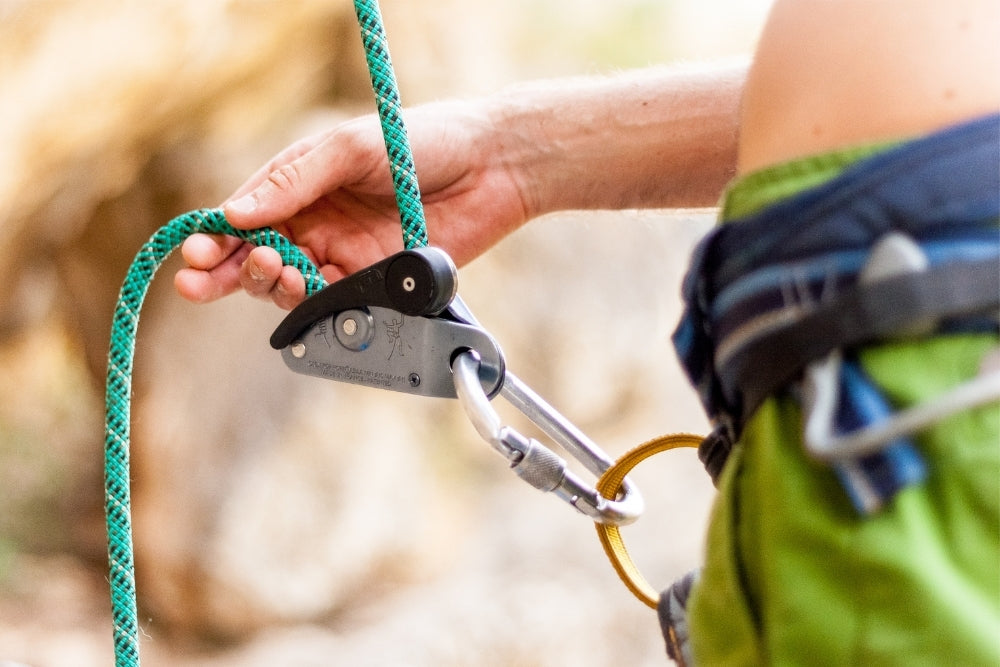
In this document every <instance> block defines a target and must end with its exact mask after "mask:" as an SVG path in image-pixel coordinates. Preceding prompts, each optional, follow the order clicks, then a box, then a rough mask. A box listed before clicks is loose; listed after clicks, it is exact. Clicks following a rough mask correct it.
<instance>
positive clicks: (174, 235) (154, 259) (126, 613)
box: [104, 209, 326, 667]
mask: <svg viewBox="0 0 1000 667" xmlns="http://www.w3.org/2000/svg"><path fill="white" fill-rule="evenodd" d="M198 232H204V233H209V234H228V235H230V236H236V237H238V238H241V239H243V240H244V241H248V242H250V243H253V244H254V245H267V246H270V247H272V248H274V249H275V250H277V251H278V253H279V254H280V255H281V259H282V262H283V263H285V264H286V265H289V266H293V267H295V268H296V269H298V270H299V271H300V272H301V273H302V275H303V277H304V278H305V281H306V293H307V294H313V293H315V292H317V291H319V290H320V289H322V288H323V287H324V286H325V284H326V281H325V280H324V279H323V276H322V275H321V274H320V272H319V269H317V268H316V267H315V266H314V265H313V264H312V262H310V261H309V259H308V258H307V257H306V256H305V255H304V254H303V253H302V252H301V251H300V250H299V249H298V248H297V247H296V246H295V245H293V244H292V243H291V242H290V241H289V240H288V239H286V238H285V237H283V236H281V235H280V234H278V233H277V232H276V231H274V230H273V229H256V230H252V231H244V230H237V229H234V228H233V227H232V226H230V225H229V223H228V222H226V218H225V216H224V215H223V214H222V211H220V210H218V209H202V210H198V211H192V212H190V213H186V214H184V215H182V216H180V217H177V218H174V219H173V220H172V221H170V222H169V223H168V224H167V225H165V226H164V227H162V228H160V229H159V230H158V231H157V232H156V233H155V234H154V235H153V236H152V238H150V239H149V241H147V242H146V244H145V245H144V246H143V247H142V249H141V250H140V251H139V253H138V254H137V255H136V257H135V259H134V260H133V262H132V265H131V267H130V268H129V271H128V274H127V275H126V277H125V282H124V284H123V285H122V289H121V294H120V295H119V297H118V304H117V306H116V308H115V314H114V320H113V324H112V329H111V347H110V351H109V354H108V376H107V392H106V396H105V427H104V483H105V487H104V494H105V496H104V502H105V511H106V514H107V527H108V562H109V567H110V580H111V581H110V583H111V605H112V622H113V624H114V639H115V664H116V665H117V667H126V666H133V665H138V664H139V637H138V620H137V613H136V593H135V567H134V561H133V554H132V520H131V516H130V493H129V441H130V437H131V427H130V424H129V421H130V415H131V396H132V362H133V358H134V356H135V337H136V331H137V329H138V326H139V313H140V311H141V309H142V304H143V301H144V300H145V298H146V292H147V291H148V288H149V283H150V282H151V281H152V279H153V274H154V273H156V270H157V269H159V267H160V265H161V264H162V263H163V261H164V260H165V259H166V258H167V256H168V255H169V254H170V253H171V252H173V251H174V249H176V248H177V247H178V246H179V245H180V244H181V243H182V242H183V241H184V239H186V238H187V237H189V236H191V235H192V234H195V233H198Z"/></svg>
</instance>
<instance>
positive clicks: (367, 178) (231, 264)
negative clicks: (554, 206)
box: [174, 102, 530, 308]
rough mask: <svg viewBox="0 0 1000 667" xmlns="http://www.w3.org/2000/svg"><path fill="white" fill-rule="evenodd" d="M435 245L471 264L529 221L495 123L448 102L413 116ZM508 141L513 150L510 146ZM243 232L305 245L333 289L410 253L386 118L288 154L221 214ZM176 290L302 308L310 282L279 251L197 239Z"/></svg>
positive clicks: (186, 248)
mask: <svg viewBox="0 0 1000 667" xmlns="http://www.w3.org/2000/svg"><path fill="white" fill-rule="evenodd" d="M406 121H407V125H408V131H409V135H410V143H411V145H412V148H413V153H414V161H415V163H416V168H417V175H418V178H419V180H420V186H421V191H422V198H423V202H424V211H425V216H426V219H427V225H428V235H429V237H430V243H431V244H432V245H435V246H438V247H441V248H443V249H444V250H445V251H446V252H448V253H449V254H450V255H451V256H452V258H453V259H454V260H455V262H456V263H457V264H459V265H462V264H464V263H466V262H468V261H470V260H471V259H473V258H474V257H476V256H478V255H479V254H481V253H482V252H483V251H485V250H486V249H487V248H489V247H490V246H492V245H493V244H494V243H496V242H497V241H498V240H500V238H502V237H503V236H504V235H506V234H508V233H509V232H510V231H512V230H513V229H515V228H516V227H518V226H519V225H520V224H522V223H524V222H525V220H526V219H527V218H528V216H529V215H530V213H529V211H528V207H527V205H526V202H525V198H524V194H523V190H522V187H521V184H520V183H519V181H518V178H519V177H518V174H517V173H516V169H513V168H511V167H510V164H509V162H507V161H505V159H504V150H505V149H509V147H510V141H509V140H510V138H509V137H501V136H500V135H499V133H497V132H496V131H495V129H494V127H493V125H492V122H491V120H490V118H489V116H488V114H487V113H484V112H482V111H481V110H480V109H479V108H478V107H476V106H475V105H474V104H471V103H457V102H455V103H439V104H433V105H428V106H425V107H418V108H416V109H414V110H412V111H410V112H408V113H407V115H406ZM505 142H506V143H505ZM223 210H224V212H225V215H226V218H227V220H228V221H229V223H230V224H231V225H233V226H234V227H236V228H238V229H255V228H258V227H264V226H271V227H274V228H275V229H276V230H278V231H279V232H281V233H282V234H284V235H285V236H287V237H288V238H289V239H291V240H292V242H293V243H295V244H296V245H298V246H299V247H300V248H301V249H302V250H303V251H304V252H305V253H306V255H308V256H309V258H310V259H311V260H312V261H313V262H314V263H316V265H317V266H318V267H319V268H320V271H321V272H322V273H323V276H324V277H325V278H326V279H327V280H328V281H330V282H332V281H334V280H337V279H339V278H341V277H343V276H345V275H348V274H351V273H354V272H355V271H358V270H360V269H362V268H364V267H366V266H368V265H370V264H373V263H374V262H376V261H378V260H380V259H382V258H384V257H387V256H388V255H390V254H392V253H394V252H397V251H399V250H402V248H403V242H402V232H401V230H400V224H399V214H398V212H397V209H396V201H395V196H394V193H393V188H392V183H391V181H390V177H389V167H388V162H387V157H386V151H385V145H384V143H383V140H382V135H381V130H380V127H379V123H378V119H377V118H376V117H375V116H374V115H372V116H366V117H363V118H359V119H356V120H353V121H349V122H346V123H344V124H342V125H339V126H337V127H335V128H333V129H332V130H330V131H328V132H325V133H323V134H320V135H318V136H314V137H310V138H307V139H303V140H301V141H299V142H296V143H295V144H293V145H291V146H289V147H288V148H286V149H285V150H284V151H282V152H281V153H279V154H278V155H277V156H276V157H275V158H274V159H272V160H271V161H270V162H268V163H267V164H266V165H264V166H263V167H262V168H261V169H260V170H259V171H258V172H257V173H255V174H254V175H253V176H251V177H250V179H248V180H247V181H246V183H244V184H243V185H242V186H241V187H240V188H239V189H237V190H236V192H235V193H234V194H233V195H232V196H231V197H230V198H229V199H228V200H227V201H226V202H225V203H224V204H223ZM181 253H182V255H183V257H184V259H185V261H186V262H187V264H188V267H187V268H184V269H181V270H180V271H178V272H177V274H176V276H175V279H174V284H175V286H176V289H177V291H178V292H179V293H180V294H181V295H182V296H183V297H185V298H187V299H189V300H191V301H194V302H199V303H200V302H207V301H212V300H214V299H217V298H220V297H222V296H225V295H227V294H229V293H231V292H233V291H235V290H237V289H239V288H240V287H242V288H243V289H245V290H246V291H247V293H249V294H251V295H253V296H257V297H262V298H270V299H271V300H273V301H274V303H275V304H277V305H278V306H280V307H282V308H292V307H294V306H295V305H296V304H298V303H299V302H300V301H302V299H303V298H304V296H305V282H304V280H303V278H302V275H301V274H300V273H299V272H298V271H296V270H295V269H292V268H290V267H282V265H281V259H280V257H279V256H278V253H277V252H276V251H274V250H272V249H270V248H256V249H253V248H251V247H250V246H249V244H245V243H243V242H242V241H240V240H238V239H236V238H234V237H228V236H211V235H202V234H198V235H194V236H192V237H190V238H188V239H187V240H186V241H185V243H184V244H183V246H182V249H181Z"/></svg>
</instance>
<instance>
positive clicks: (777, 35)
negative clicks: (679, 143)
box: [739, 0, 1000, 172]
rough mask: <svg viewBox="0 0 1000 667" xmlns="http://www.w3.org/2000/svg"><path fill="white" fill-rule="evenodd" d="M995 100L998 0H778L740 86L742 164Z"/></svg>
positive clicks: (948, 116)
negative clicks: (746, 75) (747, 74)
mask: <svg viewBox="0 0 1000 667" xmlns="http://www.w3.org/2000/svg"><path fill="white" fill-rule="evenodd" d="M998 109H1000V2H997V1H996V0H776V2H775V4H774V6H773V8H772V12H771V15H770V17H769V19H768V22H767V25H766V26H765V28H764V31H763V33H762V35H761V39H760V42H759V45H758V50H757V53H756V56H755V59H754V64H753V66H752V68H751V71H750V74H749V77H748V80H747V84H746V88H745V91H744V99H743V109H742V124H741V128H742V133H741V138H740V165H739V168H740V171H741V172H746V171H750V170H753V169H756V168H759V167H762V166H766V165H768V164H773V163H776V162H781V161H784V160H787V159H790V158H794V157H798V156H801V155H807V154H810V153H816V152H821V151H824V150H830V149H832V148H836V147H839V146H845V145H853V144H860V143H866V142H872V141H880V140H885V139H894V138H902V137H908V136H916V135H920V134H924V133H927V132H929V131H933V130H935V129H937V128H940V127H944V126H946V125H951V124H953V123H956V122H959V121H962V120H965V119H968V118H972V117H975V116H977V115H982V114H986V113H990V112H993V111H997V110H998Z"/></svg>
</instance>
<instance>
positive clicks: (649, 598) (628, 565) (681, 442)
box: [594, 433, 704, 609]
mask: <svg viewBox="0 0 1000 667" xmlns="http://www.w3.org/2000/svg"><path fill="white" fill-rule="evenodd" d="M702 440H704V438H702V437H701V436H698V435H692V434H690V433H674V434H670V435H664V436H661V437H659V438H654V439H652V440H650V441H648V442H644V443H643V444H641V445H639V446H638V447H636V448H635V449H632V450H631V451H629V452H627V453H625V455H624V456H622V457H621V458H620V459H618V461H616V462H615V464H614V465H612V466H611V467H610V468H608V469H607V470H606V471H605V472H604V474H603V475H601V478H600V479H599V480H598V481H597V490H598V491H599V492H600V494H601V495H602V496H604V497H605V498H609V499H612V498H614V497H615V495H616V494H617V493H618V491H619V490H620V489H621V486H622V481H623V480H624V479H625V476H626V475H628V473H629V472H631V470H632V469H633V468H635V467H636V466H637V465H639V464H640V463H641V462H642V461H644V460H646V459H648V458H649V457H650V456H653V455H655V454H659V453H661V452H665V451H667V450H670V449H678V448H681V447H698V445H700V444H701V442H702ZM594 526H595V527H596V528H597V537H598V538H599V539H600V540H601V546H603V547H604V553H605V554H607V556H608V560H610V561H611V566H612V567H614V568H615V572H617V573H618V576H619V577H621V580H622V582H624V583H625V586H626V587H627V588H628V589H629V590H630V591H632V594H633V595H635V596H636V597H637V598H639V600H640V601H641V602H642V603H643V604H645V605H646V606H648V607H651V608H653V609H656V606H657V602H658V601H659V593H657V592H656V590H655V589H654V588H653V587H652V586H651V585H650V584H649V582H648V581H646V578H645V577H644V576H642V573H641V572H639V568H638V567H636V564H635V563H634V562H633V561H632V557H631V556H630V555H629V553H628V549H627V548H626V547H625V540H624V539H622V535H621V531H620V530H619V528H618V526H613V525H610V524H601V523H595V524H594Z"/></svg>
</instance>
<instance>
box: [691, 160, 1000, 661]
mask: <svg viewBox="0 0 1000 667" xmlns="http://www.w3.org/2000/svg"><path fill="white" fill-rule="evenodd" d="M881 149H882V147H870V148H863V149H855V150H850V151H840V152H837V153H833V154H827V155H822V156H817V157H812V158H807V159H803V160H798V161H795V162H793V163H789V164H785V165H780V166H778V167H775V168H771V169H768V170H765V171H762V172H758V173H755V174H751V175H749V176H748V177H746V178H744V179H743V180H741V181H739V182H737V183H736V184H735V185H734V186H732V187H731V188H730V190H729V191H728V193H727V197H726V200H725V205H724V208H723V220H728V219H732V218H734V217H740V216H742V215H745V214H747V213H749V212H752V211H754V210H756V209H759V208H762V207H765V206H768V205H770V204H773V203H775V202H777V201H781V200H783V199H785V198H786V197H789V196H791V195H793V194H795V193H798V192H800V191H802V190H804V189H806V188H809V187H812V186H815V185H819V184H821V183H824V182H825V181H827V180H829V179H830V178H832V177H834V176H836V175H837V174H839V173H840V171H841V170H842V169H843V168H844V167H846V166H848V165H849V164H851V163H853V162H854V161H855V160H858V159H861V158H864V157H866V156H868V155H871V154H873V153H876V152H878V151H879V150H881ZM997 345H998V340H997V336H996V335H993V334H964V335H948V336H938V337H935V338H931V339H926V340H918V341H910V342H904V343H893V344H887V345H880V346H877V347H871V348H868V349H864V350H861V351H859V353H858V356H859V359H860V361H861V363H862V365H863V367H864V369H865V371H866V372H867V373H868V374H869V375H870V377H871V378H872V379H873V380H874V381H875V382H876V383H877V384H878V385H879V386H880V388H881V389H882V391H883V393H884V395H885V396H886V397H887V398H888V399H889V400H890V402H891V403H892V404H893V405H894V406H896V407H897V408H906V407H908V406H911V405H914V404H918V403H921V402H923V401H925V400H927V399H931V398H934V397H935V396H937V395H938V394H940V393H942V392H944V391H946V390H948V389H949V388H951V387H954V386H956V385H959V384H961V383H963V382H964V381H967V380H968V379H970V378H972V377H973V376H975V375H976V373H977V372H978V370H979V368H980V364H981V363H982V362H983V359H984V357H985V356H987V355H988V354H989V353H990V352H991V351H992V350H994V349H996V347H997ZM801 432H802V419H801V413H800V409H799V404H798V402H797V401H795V400H794V399H793V398H792V397H791V396H790V395H788V394H787V393H784V394H781V393H779V394H778V395H777V396H773V397H771V398H769V399H767V401H766V402H765V403H764V404H763V406H762V407H761V408H759V409H758V410H757V411H756V413H755V414H754V415H753V416H752V417H751V418H750V420H749V421H748V422H747V425H746V427H745V429H744V432H743V434H742V436H741V438H740V442H739V444H738V445H737V447H736V448H735V449H734V450H733V452H732V454H731V456H730V458H729V460H728V461H727V463H726V467H725V469H724V471H723V473H722V476H721V478H720V480H719V496H718V499H717V501H716V505H715V507H714V509H713V513H712V517H711V524H710V527H709V534H708V544H707V555H706V562H705V566H704V568H703V570H702V573H701V576H700V579H699V581H698V583H697V584H696V586H695V588H694V590H693V592H692V596H691V599H690V601H689V607H688V611H689V616H688V621H689V627H690V637H691V650H692V654H693V656H694V660H695V663H696V664H697V665H761V664H767V665H774V664H777V665H784V664H803V665H806V664H807V665H907V666H911V665H1000V405H997V404H990V405H988V406H986V407H982V408H979V409H975V410H970V411H967V412H963V413H960V414H958V415H955V416H953V417H951V418H948V419H946V420H944V421H941V422H939V423H938V424H936V425H934V426H933V427H931V428H929V429H927V430H925V431H922V432H921V433H919V434H917V435H916V436H915V438H914V440H915V442H916V443H917V446H918V447H919V448H920V451H921V453H922V454H923V456H924V459H925V461H926V463H927V467H928V470H929V475H928V479H927V480H926V481H925V482H924V483H923V484H920V485H916V486H912V487H908V488H906V489H904V490H903V491H901V492H900V493H898V494H897V495H896V496H895V497H894V498H893V499H892V500H891V502H890V503H889V504H888V505H887V506H886V507H885V508H884V509H883V510H882V511H880V512H878V513H876V514H874V515H872V516H867V517H863V516H860V515H859V514H858V513H857V512H856V511H855V510H854V508H853V507H852V505H851V503H850V501H849V499H848V497H847V496H846V494H845V493H844V491H843V488H842V487H841V485H840V484H839V482H838V480H837V478H836V475H835V473H834V471H833V470H832V469H831V468H830V467H829V466H827V465H824V464H822V463H818V462H815V461H813V460H812V459H810V458H809V457H808V456H807V455H806V453H805V451H804V449H803V445H802V437H801Z"/></svg>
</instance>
